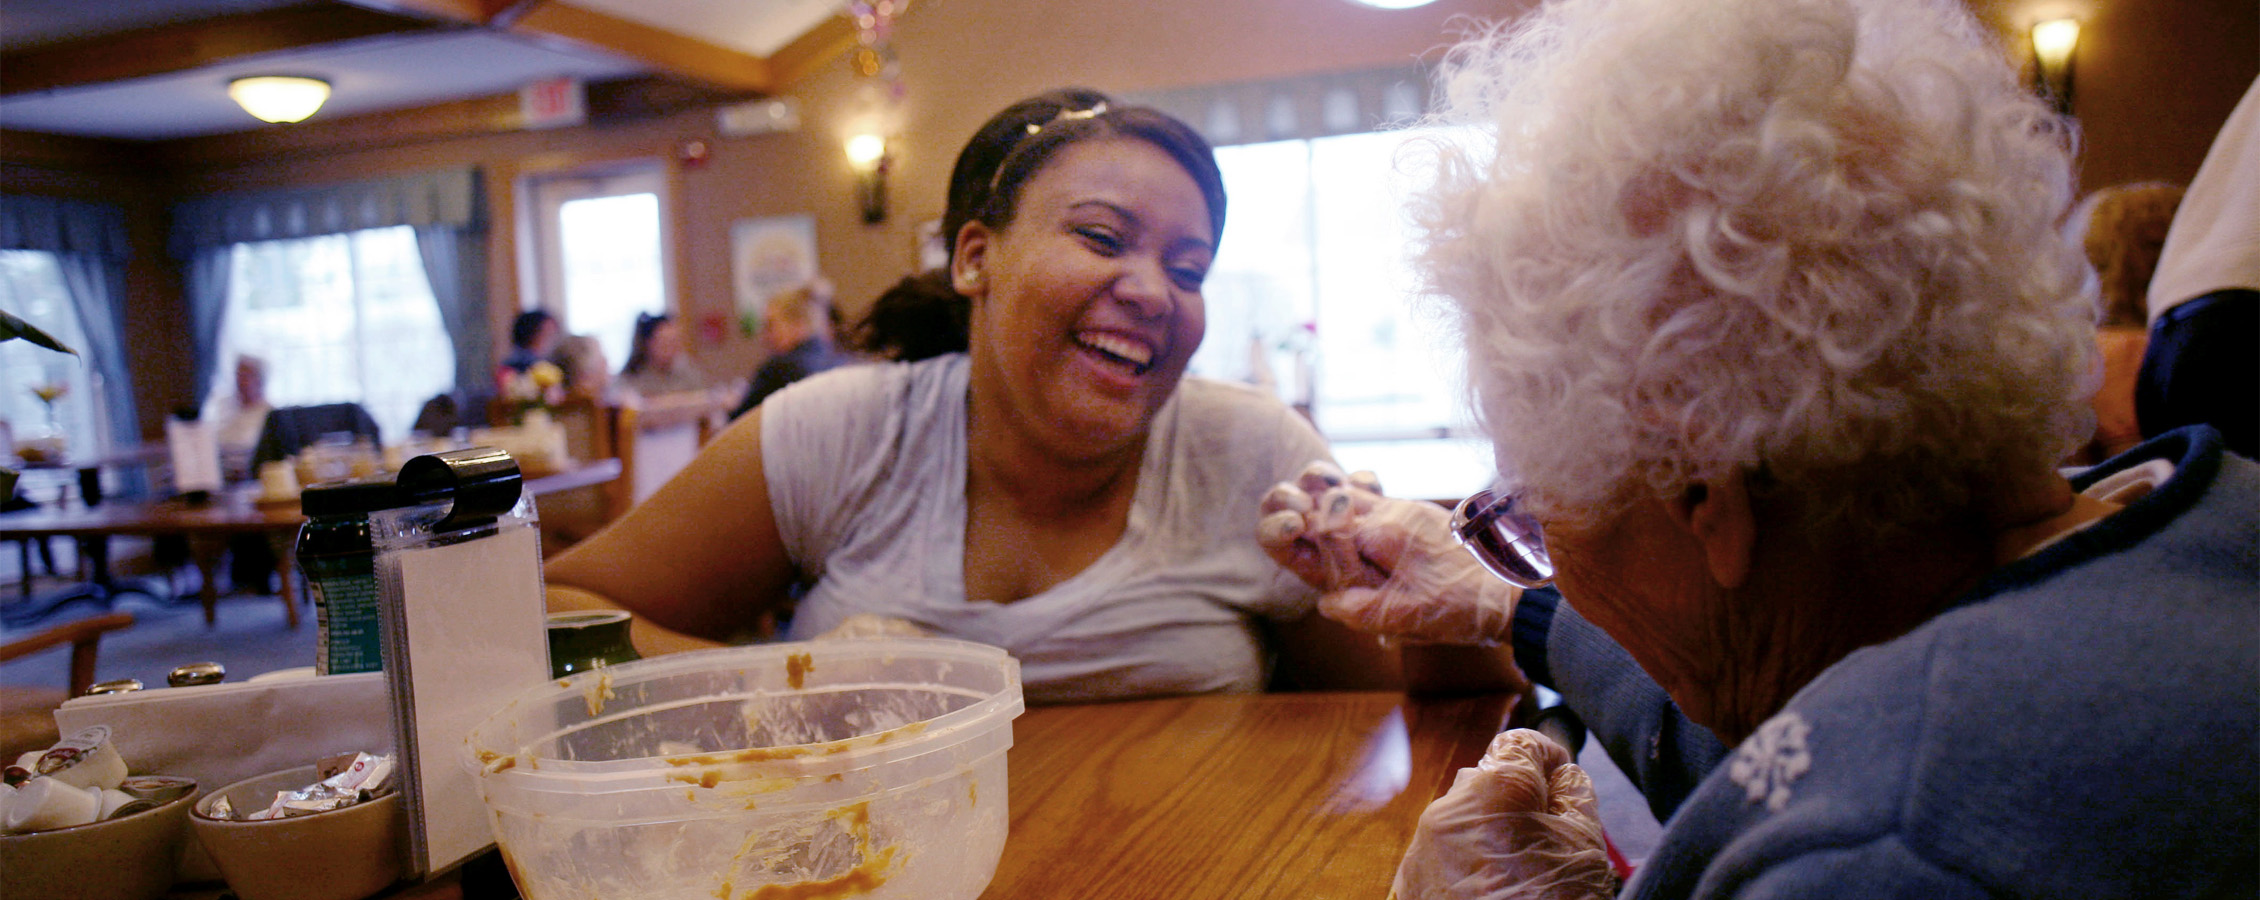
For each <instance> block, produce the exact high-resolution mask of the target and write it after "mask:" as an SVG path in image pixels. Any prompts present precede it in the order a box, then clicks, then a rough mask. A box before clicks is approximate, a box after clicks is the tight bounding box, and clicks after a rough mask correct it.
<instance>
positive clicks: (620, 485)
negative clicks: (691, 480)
mask: <svg viewBox="0 0 2260 900" xmlns="http://www.w3.org/2000/svg"><path fill="white" fill-rule="evenodd" d="M718 410H719V406H718V405H716V404H713V403H706V404H698V403H680V404H670V405H666V406H661V407H656V408H645V409H638V408H635V407H631V406H622V407H619V408H618V409H617V410H616V411H615V413H614V420H613V429H612V433H613V447H614V448H615V450H616V452H617V454H618V456H619V457H620V473H621V474H620V479H619V480H618V481H616V482H614V483H613V498H612V499H613V502H612V507H613V515H614V516H618V515H619V514H621V513H624V512H627V511H628V507H631V506H634V505H636V504H637V503H640V502H642V501H643V499H644V498H645V497H649V496H651V494H652V492H654V491H657V490H658V489H659V486H660V485H662V484H665V483H667V479H669V478H673V477H675V473H676V472H680V471H682V468H683V466H685V465H687V464H689V463H690V461H691V457H693V456H696V455H698V451H699V450H700V449H701V448H703V447H705V446H706V442H707V441H710V440H713V438H714V433H715V419H716V415H715V414H716V412H717V411H718Z"/></svg>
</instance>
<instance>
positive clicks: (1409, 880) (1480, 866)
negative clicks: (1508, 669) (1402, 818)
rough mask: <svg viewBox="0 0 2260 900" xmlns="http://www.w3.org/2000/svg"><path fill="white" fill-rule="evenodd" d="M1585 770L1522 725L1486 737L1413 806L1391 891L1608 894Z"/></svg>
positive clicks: (1422, 896) (1475, 898) (1589, 897)
mask: <svg viewBox="0 0 2260 900" xmlns="http://www.w3.org/2000/svg"><path fill="white" fill-rule="evenodd" d="M1616 888H1617V882H1616V872H1615V871H1614V870H1612V869H1611V868H1610V867H1609V851H1608V845H1607V843H1606V842H1605V841H1603V840H1602V837H1601V818H1600V816H1599V815H1598V814H1597V813H1596V812H1595V811H1594V804H1593V780H1592V779H1591V778H1588V777H1586V775H1585V770H1584V769H1581V768H1579V767H1578V765H1577V764H1576V763H1573V762H1571V761H1570V755H1569V751H1568V750H1564V749H1562V746H1561V745H1560V744H1556V743H1554V742H1553V741H1551V740H1548V739H1547V738H1546V737H1545V736H1544V735H1541V734H1539V733H1538V732H1535V731H1532V730H1530V729H1528V728H1517V729H1515V730H1513V731H1509V732H1506V733H1504V734H1501V735H1499V736H1498V737H1495V738H1492V739H1491V747H1490V749H1489V750H1487V751H1485V753H1484V754H1483V759H1482V761H1480V762H1478V763H1476V764H1475V767H1474V768H1468V769H1461V770H1460V773H1459V777H1458V778H1457V779H1455V780H1454V781H1453V782H1452V789H1451V790H1450V791H1447V792H1445V794H1444V796H1442V797H1438V798H1436V800H1435V802H1433V803H1430V804H1428V809H1427V810H1425V811H1423V812H1422V813H1421V814H1420V826H1419V828H1418V829H1416V830H1415V831H1414V832H1413V839H1412V843H1411V845H1410V846H1408V847H1406V848H1405V858H1404V860H1403V861H1402V862H1400V863H1398V864H1397V880H1396V883H1395V884H1393V885H1392V886H1391V887H1390V890H1389V896H1390V897H1391V898H1392V900H1504V898H1517V900H1521V898H1543V900H1605V898H1608V897H1613V896H1615V895H1616Z"/></svg>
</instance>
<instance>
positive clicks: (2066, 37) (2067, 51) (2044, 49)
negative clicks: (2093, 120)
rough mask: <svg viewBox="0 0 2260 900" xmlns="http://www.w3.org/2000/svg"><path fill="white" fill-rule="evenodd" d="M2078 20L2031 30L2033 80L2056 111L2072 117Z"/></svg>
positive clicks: (2053, 22)
mask: <svg viewBox="0 0 2260 900" xmlns="http://www.w3.org/2000/svg"><path fill="white" fill-rule="evenodd" d="M2079 43H2080V23H2079V20H2078V19H2051V20H2049V21H2046V22H2040V23H2037V24H2035V25H2033V26H2032V67H2033V80H2034V81H2036V82H2038V86H2039V88H2040V92H2041V95H2042V96H2044V97H2046V98H2047V99H2048V102H2049V104H2050V105H2052V106H2054V107H2055V108H2056V111H2057V112H2059V113H2062V114H2064V115H2067V116H2068V115H2071V114H2072V53H2073V51H2075V50H2077V49H2079Z"/></svg>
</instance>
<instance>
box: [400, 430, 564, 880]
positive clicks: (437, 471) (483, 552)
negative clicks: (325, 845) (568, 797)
mask: <svg viewBox="0 0 2260 900" xmlns="http://www.w3.org/2000/svg"><path fill="white" fill-rule="evenodd" d="M399 484H400V489H401V492H402V493H403V494H404V495H405V496H407V497H409V498H410V499H412V500H413V501H414V503H415V505H413V506H408V507H404V508H401V509H392V510H380V511H378V512H374V513H371V514H370V516H369V536H370V540H371V542H372V543H373V544H374V545H375V548H376V554H377V556H376V569H377V595H378V602H379V606H380V609H381V611H382V620H381V627H380V633H381V636H382V640H383V646H384V677H385V683H386V687H387V689H388V691H389V693H390V695H391V700H392V703H391V706H392V713H393V727H394V729H395V731H396V732H397V734H398V735H399V741H398V745H399V751H400V765H399V767H398V769H397V770H396V771H397V772H398V773H399V776H400V779H401V784H400V786H401V800H402V802H403V804H404V806H405V807H406V809H407V811H408V823H409V835H408V837H409V851H410V852H409V860H408V871H409V872H410V873H411V874H413V875H432V874H437V873H440V872H444V871H446V870H448V869H451V868H453V867H454V866H456V865H457V864H460V863H461V862H463V861H464V860H465V859H467V858H469V857H471V856H472V855H474V854H477V853H479V852H480V851H482V850H484V849H486V848H487V847H489V846H491V845H493V843H494V835H493V832H492V830H491V828H490V826H489V825H488V824H487V811H486V806H485V804H484V802H483V801H482V800H481V799H480V793H479V788H478V785H477V784H476V783H475V782H474V781H473V779H472V777H471V775H470V773H469V772H466V771H464V769H463V766H462V764H461V763H460V761H459V759H460V754H461V748H462V744H463V740H464V737H465V736H466V735H468V734H469V733H470V731H471V729H472V728H473V727H474V726H476V725H477V724H478V723H479V722H480V721H481V720H483V719H484V718H485V717H486V716H487V715H488V714H490V713H492V712H493V711H494V710H496V709H499V708H501V707H502V706H503V704H505V703H506V702H508V701H509V700H510V699H511V698H512V697H514V696H516V695H517V694H519V693H521V692H523V691H525V690H526V689H528V688H531V687H533V686H535V685H538V684H541V683H542V682H544V681H547V680H548V678H549V644H548V634H547V631H546V629H545V627H544V622H545V611H544V602H543V590H542V573H541V537H540V527H539V521H538V519H537V518H536V515H535V513H534V506H533V503H532V501H531V498H530V497H529V496H527V495H526V494H525V493H524V490H523V478H522V476H521V474H520V473H519V471H518V465H517V462H516V461H515V460H513V459H512V458H511V457H510V455H509V454H507V453H504V452H502V451H500V450H495V449H491V448H472V449H468V450H454V451H448V452H446V453H436V454H431V455H428V456H419V457H416V458H414V459H411V460H409V461H408V462H406V463H405V464H403V465H402V466H401V469H400V478H399Z"/></svg>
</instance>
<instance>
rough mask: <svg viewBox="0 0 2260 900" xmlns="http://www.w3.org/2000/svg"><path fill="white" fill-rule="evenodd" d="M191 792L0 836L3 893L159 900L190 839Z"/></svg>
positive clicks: (97, 899) (194, 796)
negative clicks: (101, 816)
mask: <svg viewBox="0 0 2260 900" xmlns="http://www.w3.org/2000/svg"><path fill="white" fill-rule="evenodd" d="M196 799H197V794H196V792H195V791H190V792H188V793H187V794H183V795H182V796H180V797H179V798H177V799H175V800H173V801H172V802H169V803H166V804H164V805H163V806H159V807H156V808H154V809H145V810H142V811H140V812H137V813H132V814H130V815H126V816H121V817H119V818H115V819H109V820H106V821H101V822H94V823H91V824H87V825H78V826H74V827H71V828H57V829H55V830H53V831H35V832H31V833H28V834H10V835H0V897H9V898H15V897H75V898H83V900H155V898H158V897H162V896H164V895H165V890H166V889H167V888H169V887H171V886H172V883H173V874H174V866H175V863H176V861H177V860H178V859H179V858H180V850H181V845H182V842H184V841H186V840H187V834H188V813H189V807H190V806H191V805H193V804H194V803H195V802H196Z"/></svg>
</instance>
